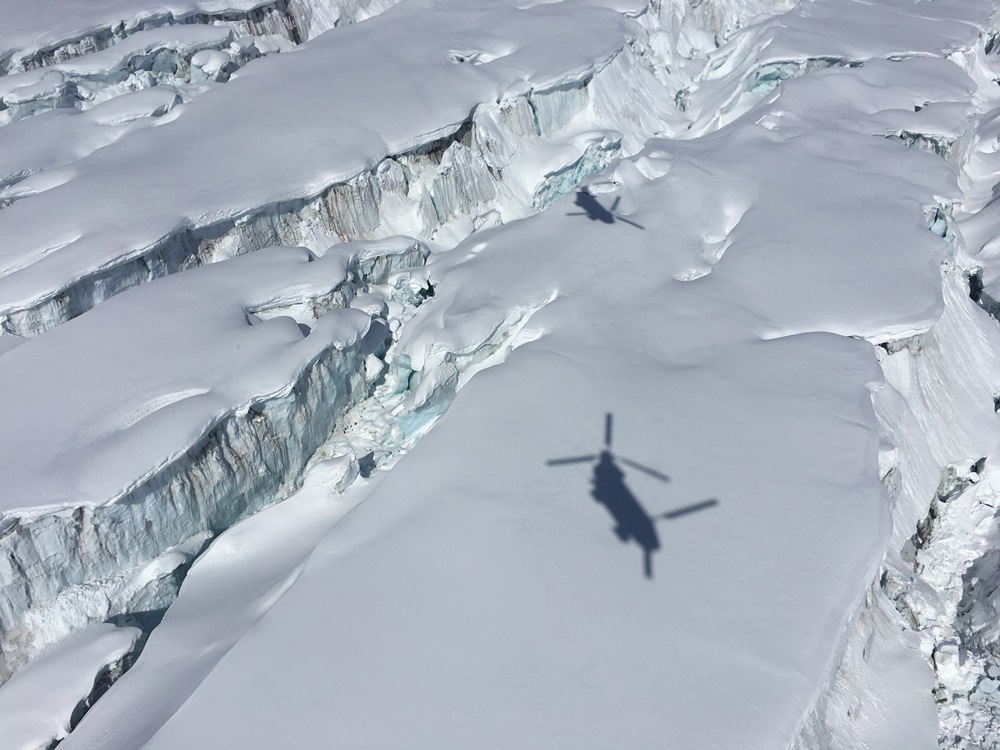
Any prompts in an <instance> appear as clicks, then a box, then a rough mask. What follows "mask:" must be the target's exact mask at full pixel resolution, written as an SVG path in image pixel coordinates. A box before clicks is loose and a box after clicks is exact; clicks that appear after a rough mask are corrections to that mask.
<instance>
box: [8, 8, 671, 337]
mask: <svg viewBox="0 0 1000 750" xmlns="http://www.w3.org/2000/svg"><path fill="white" fill-rule="evenodd" d="M372 23H375V22H374V21H373V22H372ZM358 28H360V27H358ZM304 50H305V48H303V51H304ZM301 54H302V52H299V53H297V54H296V55H295V56H294V57H296V58H298V57H299V56H300V55H301ZM479 67H480V68H483V67H487V66H486V65H482V66H479ZM596 68H597V72H596V73H595V72H593V71H592V70H590V69H585V70H584V71H583V72H581V73H579V74H576V73H574V74H573V75H574V77H573V78H571V79H570V80H569V81H568V82H566V83H560V84H558V85H557V86H556V87H555V88H552V87H551V86H549V87H544V86H543V87H541V88H537V89H536V88H535V87H531V86H528V87H527V88H526V90H525V91H524V92H523V93H519V94H512V95H511V96H510V97H509V98H501V99H500V101H498V102H489V103H487V104H483V105H475V106H474V107H473V109H472V112H471V114H469V115H466V116H465V118H464V119H462V120H461V121H459V123H457V124H455V125H449V126H447V127H445V128H443V129H442V130H441V131H439V132H437V133H434V134H433V135H432V136H426V135H425V136H423V139H422V140H419V141H418V143H417V144H416V145H414V144H412V143H411V144H409V145H408V147H407V148H406V149H405V150H401V151H398V152H395V153H394V154H393V155H391V156H387V157H384V158H381V159H375V160H373V161H374V164H373V166H368V167H366V168H365V169H364V170H363V171H361V172H360V173H359V174H356V175H355V176H353V177H350V178H349V179H346V180H343V181H332V184H330V183H329V182H328V183H327V185H326V186H324V187H322V188H321V189H320V190H319V191H318V192H313V193H312V194H310V195H308V196H307V197H301V198H289V199H283V200H280V201H276V202H273V203H265V204H263V205H261V206H258V207H255V208H247V207H246V203H247V202H250V203H251V205H252V200H253V199H251V198H246V199H239V200H240V203H237V204H236V205H234V208H233V210H227V211H218V210H215V211H211V212H206V208H207V206H210V205H212V204H213V203H216V202H217V201H218V200H219V199H222V200H224V202H226V203H229V204H231V205H232V201H231V199H230V198H229V196H228V195H227V196H219V195H216V196H215V197H207V196H206V197H205V200H204V201H203V202H201V203H199V204H198V205H197V207H195V205H193V204H192V205H191V207H190V209H185V210H186V211H189V214H188V215H189V216H190V217H191V218H188V219H185V220H184V221H180V222H178V226H175V227H174V228H172V229H171V230H170V231H169V232H167V233H166V234H165V235H163V236H159V237H157V236H156V235H157V234H158V233H159V231H160V230H159V229H156V227H158V226H160V225H161V224H162V219H163V218H164V208H163V206H164V203H162V202H160V199H156V200H154V199H153V198H151V197H150V198H147V199H145V200H144V201H143V203H142V204H141V205H140V206H138V207H137V210H141V211H146V210H149V209H152V210H149V213H150V218H151V219H153V221H152V222H150V223H148V224H146V223H143V222H141V221H139V220H138V218H137V217H136V216H135V215H134V213H133V214H132V215H131V216H130V217H129V226H130V227H131V229H129V230H124V232H123V234H119V235H117V236H116V237H115V238H113V239H111V238H109V240H108V241H109V242H110V244H103V243H102V244H100V246H98V245H96V244H94V243H95V242H96V241H97V235H102V234H104V233H105V231H106V229H107V227H102V226H99V225H98V224H96V223H93V224H92V222H94V219H93V218H90V217H88V218H87V219H86V222H87V224H88V225H91V226H92V229H93V230H94V231H96V232H97V234H94V233H92V232H91V231H87V232H85V233H84V234H82V235H77V234H76V232H74V235H75V238H67V239H66V240H63V241H62V242H60V243H58V244H57V245H55V246H53V247H51V248H49V249H48V250H44V251H41V250H39V248H38V247H37V246H36V247H35V249H34V250H33V251H31V252H30V253H29V255H34V256H35V260H34V261H28V262H27V263H25V264H21V263H20V262H19V261H16V260H14V259H13V257H10V256H8V258H9V260H8V263H7V272H6V274H4V275H3V278H2V279H0V296H2V297H3V300H4V301H0V311H3V312H4V313H5V315H4V316H3V321H2V327H3V330H4V331H6V332H7V333H13V334H16V335H18V336H32V335H34V334H36V333H38V332H40V331H43V330H46V329H48V328H51V327H52V326H55V325H57V324H59V323H61V322H63V321H65V320H68V319H70V318H73V317H75V316H76V315H79V314H80V313H82V312H84V311H86V310H88V309H90V308H91V307H93V306H94V305H95V304H97V303H100V302H102V301H103V300H105V299H107V298H109V297H111V296H113V295H115V294H117V293H119V292H120V291H122V290H124V289H127V288H129V287H131V286H134V285H136V284H140V283H143V282H145V281H148V280H150V279H152V278H158V277H160V276H164V275H168V274H171V273H174V272H176V271H179V270H183V269H185V268H190V267H192V266H195V265H200V264H203V263H206V262H212V261H215V260H218V259H221V258H226V257H232V256H235V255H240V254H243V253H246V252H250V251H253V250H255V249H257V248H260V247H266V246H269V245H273V244H282V245H298V244H302V245H306V246H308V247H312V248H316V249H318V248H322V247H326V246H328V245H329V244H331V243H333V242H337V241H343V240H352V239H357V238H368V237H378V236H386V235H392V234H396V233H399V232H404V233H407V234H412V235H415V236H418V237H422V238H425V239H431V238H433V237H435V235H436V233H437V232H438V230H439V229H440V228H441V227H442V225H446V224H448V225H450V226H449V230H448V231H449V232H450V233H451V235H452V236H454V235H456V234H457V236H464V235H465V234H468V232H470V231H471V230H472V229H473V228H474V227H475V226H478V225H480V224H481V223H483V222H484V221H485V220H486V219H487V217H488V216H489V215H490V214H491V213H492V212H494V211H496V210H497V209H500V214H501V215H502V216H506V217H508V218H510V217H516V216H518V215H523V214H524V213H526V212H527V211H529V210H531V206H532V204H533V203H535V204H536V205H538V206H543V205H545V204H546V203H548V202H551V201H552V200H554V199H555V198H557V197H559V196H560V195H562V194H563V193H565V192H566V191H568V190H571V189H572V188H573V187H574V186H575V185H576V184H578V183H579V182H580V180H582V179H583V178H585V177H587V176H588V175H589V174H592V173H593V172H595V171H596V170H598V169H600V168H601V167H603V166H604V165H605V164H606V163H607V162H608V161H609V160H610V159H611V158H612V157H614V156H617V155H618V154H619V153H621V152H622V151H624V152H625V153H628V152H630V149H632V150H634V149H637V148H639V147H640V146H641V143H642V141H643V138H642V137H641V135H640V134H641V133H643V132H645V133H647V134H648V133H649V132H652V130H653V126H652V123H653V122H655V121H657V117H658V114H660V113H661V110H662V109H663V107H662V104H658V103H657V94H658V92H661V87H660V85H659V84H658V83H657V82H656V81H655V79H654V78H653V76H652V73H651V72H649V70H648V69H646V68H643V67H641V66H638V65H637V64H636V61H635V59H634V55H633V52H632V50H631V48H628V47H625V48H624V49H622V50H612V51H611V52H610V53H609V54H608V56H607V59H604V60H601V61H599V62H598V63H597V64H596ZM263 70H265V72H266V70H267V69H266V68H265V69H263ZM242 80H245V79H241V81H242ZM234 85H235V83H234V84H230V86H234ZM281 85H282V87H283V88H284V87H285V85H284V83H282V84H281ZM573 92H575V93H573ZM210 98H212V97H211V96H210V95H206V96H204V97H202V98H200V99H199V100H197V102H196V104H199V103H201V102H207V101H208V99H210ZM613 100H614V101H617V106H613V105H612V104H611V102H612V101H613ZM240 102H245V98H244V97H243V96H241V98H240V100H239V102H236V104H237V105H240ZM305 104H308V102H302V101H301V100H296V104H295V106H299V107H301V106H303V105H305ZM194 106H195V104H193V105H192V107H190V108H186V110H185V113H184V115H185V116H187V115H190V114H193V113H194V109H193V107H194ZM420 106H421V107H423V105H422V104H421V105H420ZM339 116H343V115H342V114H341V115H339ZM528 117H530V118H531V119H530V120H528V119H527V118H528ZM579 118H584V122H583V123H582V124H581V126H580V128H577V126H576V125H575V124H574V123H576V122H577V119H579ZM250 121H251V122H252V121H253V118H250ZM184 122H186V120H185V117H184V116H182V117H180V118H178V119H177V120H176V121H175V122H171V123H168V125H164V126H161V127H159V128H157V133H156V136H155V139H159V138H161V137H162V136H163V134H164V133H165V132H166V130H167V128H168V127H170V128H173V127H174V126H176V125H181V124H183V123H184ZM241 123H242V121H241ZM529 123H531V126H530V128H529V129H527V130H526V127H527V126H528V124H529ZM240 126H241V127H242V125H240ZM602 126H604V127H611V126H618V127H621V128H622V130H624V131H625V132H626V133H627V135H621V136H618V135H615V137H614V138H604V137H603V136H601V135H599V134H598V135H596V136H595V135H594V130H595V128H598V129H599V128H601V127H602ZM537 128H542V131H541V132H539V131H538V130H537ZM578 129H582V130H584V131H588V132H589V133H590V135H589V136H587V137H585V138H584V137H575V136H576V133H577V132H578ZM424 132H426V131H424ZM142 135H143V132H135V133H133V134H132V137H131V138H128V139H123V140H122V141H121V142H120V144H116V145H120V146H121V147H127V146H128V145H129V144H130V143H131V142H132V141H133V139H134V138H136V137H141V136H142ZM370 135H371V134H370V133H369V134H366V135H365V139H364V140H366V141H367V140H369V139H370ZM228 137H229V136H228V134H227V138H228ZM551 139H563V140H564V142H565V144H566V145H565V146H563V147H562V148H560V149H559V150H558V151H557V152H556V153H557V154H558V156H559V160H558V161H557V162H556V163H555V164H551V161H552V157H551V155H550V156H549V157H548V160H542V159H540V158H539V157H538V155H537V153H536V152H537V151H544V149H545V148H550V143H549V141H550V140H551ZM348 142H349V141H347V140H344V142H343V143H342V144H338V146H337V148H338V149H340V148H342V147H343V145H346V143H348ZM157 143H158V145H157V148H158V149H162V148H164V147H163V146H162V145H160V144H159V141H158V140H157ZM280 143H281V144H282V145H281V146H280V148H282V149H284V148H290V149H291V150H292V152H296V156H295V157H294V158H295V159H300V158H302V157H303V156H305V151H304V150H303V149H302V148H301V146H300V144H298V143H296V142H291V141H289V142H283V141H280ZM136 145H138V144H136ZM362 148H372V147H371V145H370V144H369V145H368V146H362ZM373 150H374V151H376V152H377V151H378V149H377V148H374V149H373ZM109 151H114V149H109ZM102 156H103V155H102V154H99V153H95V154H93V158H98V157H102ZM266 157H267V158H266V159H265V160H266V161H270V160H271V159H273V158H277V155H276V154H273V153H270V151H269V152H268V154H267V155H266ZM344 157H345V158H347V154H345V155H344ZM289 158H293V157H289ZM349 158H350V160H351V161H357V160H358V157H357V153H351V154H350V157H349ZM237 159H238V161H240V162H243V161H246V159H245V158H244V157H243V156H240V157H237ZM222 161H223V160H221V157H220V159H215V158H214V157H213V161H212V163H222ZM310 161H311V162H312V163H313V164H315V161H316V160H315V159H311V160H310ZM86 162H87V160H86V159H85V160H84V161H83V162H80V163H79V166H77V167H75V168H74V170H73V172H72V174H71V175H69V176H67V177H66V178H65V180H64V181H58V182H57V184H56V185H55V186H54V187H52V188H49V189H47V190H44V191H43V192H40V193H38V194H36V195H30V194H29V196H28V198H29V199H21V200H18V201H17V202H16V203H14V204H13V205H11V206H10V207H9V208H8V209H7V210H6V217H5V218H6V219H9V220H10V221H11V222H12V224H10V225H8V226H13V224H16V223H18V222H19V220H20V218H21V217H19V216H17V215H15V214H16V213H18V209H21V208H25V209H27V212H26V213H25V217H26V216H27V215H28V214H35V213H36V211H45V212H47V211H49V210H50V208H46V206H45V204H46V203H47V199H48V198H52V199H53V200H56V201H57V202H61V201H62V199H63V197H68V194H66V195H65V196H64V192H65V191H67V190H68V191H69V192H70V193H72V192H75V188H77V187H79V186H78V185H77V175H78V173H79V172H80V170H81V169H84V168H85V167H86ZM144 163H145V162H144V161H136V162H132V163H129V164H127V165H126V166H125V169H126V170H132V169H133V167H135V168H136V169H135V172H136V177H137V178H139V177H140V176H141V175H143V174H144V172H145V167H144ZM226 163H227V164H228V165H230V166H232V162H226ZM195 166H197V168H198V169H201V168H203V167H204V166H205V164H204V163H200V164H198V165H195ZM261 168H262V169H266V168H267V167H264V166H263V165H262V166H261ZM176 177H177V179H181V180H182V182H183V183H185V184H186V183H187V181H188V180H189V179H193V178H192V177H189V176H187V175H184V176H183V177H182V176H181V175H180V174H178V175H176ZM29 179H30V178H29ZM207 179H221V180H223V181H224V182H225V183H229V182H230V181H231V180H232V179H233V177H232V175H231V174H229V170H228V169H227V170H222V171H221V172H218V173H216V174H214V175H213V176H211V177H209V178H207ZM246 179H247V186H252V191H251V192H253V193H259V192H260V189H261V187H263V185H264V184H263V183H261V181H259V180H257V179H256V178H251V177H249V176H248V177H247V178H246ZM302 180H303V178H298V179H296V180H294V181H293V183H292V184H290V185H289V186H288V187H287V188H284V189H281V190H277V189H275V190H274V191H271V192H299V193H301V192H308V190H307V188H308V185H309V181H308V180H306V181H305V182H303V181H302ZM127 181H128V180H127V179H126V180H125V181H123V182H122V184H125V183H127ZM160 182H161V178H159V177H158V179H157V184H160ZM164 184H166V183H164ZM266 184H270V181H268V182H267V183H266ZM33 187H34V183H32V184H29V186H24V187H20V186H15V190H29V189H30V188H33ZM201 187H204V186H201ZM265 190H268V188H265ZM186 191H187V188H186V187H178V189H177V190H172V191H169V192H168V193H165V194H164V195H163V196H162V201H166V203H167V204H169V203H171V202H174V201H178V200H179V201H181V202H183V203H190V198H189V197H188V196H187V192H186ZM109 192H113V190H111V191H109V190H108V189H107V188H106V187H105V189H104V190H103V193H104V194H107V193H109ZM19 194H20V193H16V195H19ZM98 200H99V201H101V202H103V199H102V198H100V197H99V198H98ZM147 201H148V208H147ZM241 203H242V205H241ZM108 208H109V209H110V208H111V207H110V206H108ZM75 211H79V208H77V209H75ZM114 212H115V215H120V211H119V210H118V208H117V207H115V211H114ZM220 214H222V215H223V216H224V218H221V219H220V218H217V217H218V216H219V215H220ZM195 217H197V218H195ZM206 219H211V220H208V221H206ZM112 220H113V221H118V220H117V219H112ZM38 229H39V227H37V226H36V230H35V231H37V230H38ZM136 230H138V231H136ZM151 232H152V233H151ZM127 238H134V239H127ZM81 242H82V243H83V244H84V245H90V247H91V249H93V250H95V251H97V252H98V254H99V255H100V258H101V260H100V262H99V263H98V264H97V265H92V264H91V263H90V261H88V260H86V259H85V258H86V256H87V254H88V251H87V250H86V249H85V248H84V247H83V246H81V245H80V244H79V243H81ZM125 243H131V244H125ZM25 249H27V247H25ZM63 251H65V252H63ZM17 254H18V253H17V252H16V251H15V252H14V253H12V255H17ZM88 266H89V267H88ZM53 272H54V274H55V275H53ZM28 277H34V279H35V281H32V280H30V279H29V278H28ZM60 277H61V278H60ZM25 283H27V285H28V286H27V287H26V286H25V285H24V284H25ZM35 283H41V284H42V287H40V288H39V289H43V288H45V287H48V289H47V290H46V291H45V292H43V293H42V294H41V296H38V295H37V294H36V293H35V292H31V291H28V290H29V289H30V287H31V286H33V285H34V284H35ZM5 284H10V285H12V286H11V287H10V288H8V289H7V290H4V289H3V286H4V285H5ZM25 292H27V293H28V294H29V298H27V299H26V298H24V297H23V294H24V293H25ZM7 293H10V294H7ZM31 297H34V298H33V299H32V298H31ZM18 299H20V301H16V300H18Z"/></svg>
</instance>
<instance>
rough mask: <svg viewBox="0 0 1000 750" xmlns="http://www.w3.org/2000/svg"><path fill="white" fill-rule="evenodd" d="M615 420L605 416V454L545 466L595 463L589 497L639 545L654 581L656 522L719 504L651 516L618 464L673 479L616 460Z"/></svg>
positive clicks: (619, 531)
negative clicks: (626, 481)
mask: <svg viewBox="0 0 1000 750" xmlns="http://www.w3.org/2000/svg"><path fill="white" fill-rule="evenodd" d="M612 419H613V417H612V415H611V414H606V415H605V417H604V450H602V451H601V452H600V453H598V454H592V455H588V456H570V457H568V458H554V459H551V460H549V461H546V462H545V463H546V465H548V466H564V465H566V464H580V463H592V462H595V461H596V464H595V465H594V473H593V476H592V477H591V482H592V484H593V487H592V489H591V493H590V494H591V496H592V497H593V498H594V500H596V501H597V502H599V503H600V504H601V505H603V506H604V507H605V508H607V510H608V513H610V514H611V517H612V518H613V519H614V522H615V527H614V532H615V536H617V537H618V539H619V540H620V541H621V542H622V543H623V544H628V542H629V541H630V540H635V542H636V544H638V545H639V546H640V547H641V548H642V556H643V571H644V573H645V575H646V578H652V577H653V553H654V552H656V551H657V550H658V549H659V548H660V536H659V534H658V533H657V531H656V522H657V521H659V520H668V521H672V520H674V519H675V518H680V517H681V516H686V515H688V514H690V513H697V512H698V511H701V510H707V509H708V508H712V507H714V506H716V505H718V504H719V501H718V500H716V499H715V498H712V499H709V500H702V501H701V502H698V503H693V504H691V505H685V506H683V507H681V508H677V509H675V510H672V511H668V512H666V513H661V514H660V515H657V516H650V515H649V513H647V512H646V509H645V508H643V507H642V504H641V503H640V502H639V500H638V499H637V498H636V496H635V495H633V494H632V491H631V490H630V489H629V488H628V486H627V485H626V484H625V472H624V471H622V470H621V469H620V468H619V466H618V463H622V464H624V465H625V466H628V467H629V468H632V469H636V470H637V471H641V472H643V473H644V474H647V475H648V476H651V477H653V478H654V479H658V480H660V481H661V482H669V481H670V477H668V476H667V475H666V474H662V473H660V472H659V471H656V469H651V468H650V467H648V466H644V465H643V464H640V463H639V462H638V461H633V460H631V459H629V458H625V457H624V456H616V455H615V454H614V453H612V452H611V440H612Z"/></svg>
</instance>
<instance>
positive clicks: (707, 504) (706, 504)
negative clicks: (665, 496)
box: [658, 498, 719, 520]
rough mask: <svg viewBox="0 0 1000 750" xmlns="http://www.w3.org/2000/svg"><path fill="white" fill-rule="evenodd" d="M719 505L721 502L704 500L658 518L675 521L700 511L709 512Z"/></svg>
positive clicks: (713, 499)
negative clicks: (708, 510) (709, 509)
mask: <svg viewBox="0 0 1000 750" xmlns="http://www.w3.org/2000/svg"><path fill="white" fill-rule="evenodd" d="M718 504H719V501H718V500H716V499H715V498H712V499H711V500H702V501H701V502H700V503H694V504H692V505H685V506H684V507H683V508H678V509H677V510H672V511H669V512H668V513H663V514H661V515H660V516H658V518H666V519H668V520H669V519H674V518H680V517H681V516H686V515H687V514H688V513H697V512H698V511H699V510H707V509H708V508H712V507H714V506H716V505H718Z"/></svg>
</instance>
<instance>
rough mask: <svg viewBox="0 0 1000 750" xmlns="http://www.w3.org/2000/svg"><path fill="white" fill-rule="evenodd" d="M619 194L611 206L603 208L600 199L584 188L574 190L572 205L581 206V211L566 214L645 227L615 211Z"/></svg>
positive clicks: (608, 222) (609, 222)
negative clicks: (574, 198)
mask: <svg viewBox="0 0 1000 750" xmlns="http://www.w3.org/2000/svg"><path fill="white" fill-rule="evenodd" d="M621 199H622V198H621V196H620V195H619V196H618V197H617V198H615V202H614V203H612V204H611V208H605V207H604V206H602V205H601V203H600V201H598V200H597V198H595V197H594V196H592V195H591V194H590V193H588V192H587V191H586V190H577V191H576V200H574V201H573V205H575V206H579V207H580V208H582V209H583V210H582V211H573V212H571V213H568V214H566V215H567V216H586V217H587V218H588V219H590V220H591V221H600V222H603V223H605V224H614V223H615V222H616V221H620V222H622V223H624V224H631V225H632V226H633V227H636V228H637V229H645V228H646V227H644V226H642V224H637V223H636V222H634V221H632V220H631V219H626V218H625V217H624V216H621V215H619V214H617V213H615V211H616V210H617V209H618V203H619V201H621Z"/></svg>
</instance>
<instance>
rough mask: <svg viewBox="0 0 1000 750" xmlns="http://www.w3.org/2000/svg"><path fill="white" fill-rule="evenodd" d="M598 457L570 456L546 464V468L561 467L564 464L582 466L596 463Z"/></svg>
mask: <svg viewBox="0 0 1000 750" xmlns="http://www.w3.org/2000/svg"><path fill="white" fill-rule="evenodd" d="M596 460H597V456H570V457H569V458H553V459H550V460H548V461H546V462H545V465H546V466H561V465H563V464H582V463H589V462H590V461H596Z"/></svg>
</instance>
